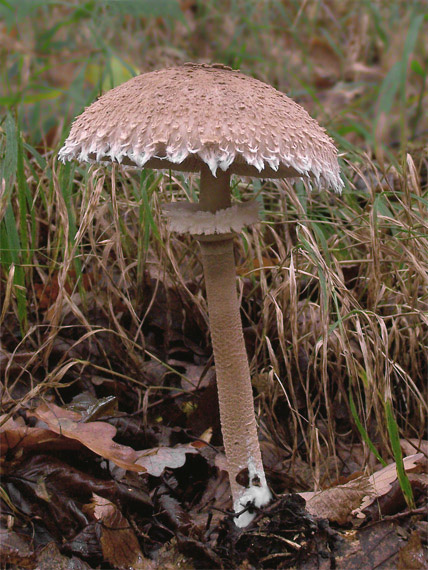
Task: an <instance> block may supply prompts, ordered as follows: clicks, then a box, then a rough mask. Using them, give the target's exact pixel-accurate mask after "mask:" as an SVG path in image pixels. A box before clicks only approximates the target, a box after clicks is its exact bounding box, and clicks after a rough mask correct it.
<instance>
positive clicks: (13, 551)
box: [0, 528, 35, 569]
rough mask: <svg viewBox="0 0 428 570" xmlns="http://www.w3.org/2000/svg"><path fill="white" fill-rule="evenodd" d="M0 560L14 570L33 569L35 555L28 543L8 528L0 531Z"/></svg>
mask: <svg viewBox="0 0 428 570" xmlns="http://www.w3.org/2000/svg"><path fill="white" fill-rule="evenodd" d="M0 559H1V560H2V562H3V564H11V565H12V567H14V568H22V569H24V568H34V562H35V555H34V552H33V549H32V548H31V546H30V541H29V540H26V539H25V538H24V537H21V536H19V535H18V534H17V533H16V532H14V531H13V530H12V529H9V528H7V529H6V528H2V529H0Z"/></svg>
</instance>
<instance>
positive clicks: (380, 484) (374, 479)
mask: <svg viewBox="0 0 428 570" xmlns="http://www.w3.org/2000/svg"><path fill="white" fill-rule="evenodd" d="M423 457H424V454H423V453H415V454H414V455H409V456H408V457H404V458H403V462H404V469H405V470H406V471H407V472H410V473H411V472H412V471H414V470H415V469H417V463H418V461H421V460H422V459H423ZM396 480H397V466H396V464H395V463H391V464H390V465H387V466H386V467H384V468H383V469H381V470H380V471H376V473H373V475H372V476H371V477H369V482H370V485H371V488H372V490H373V492H372V493H371V494H370V495H367V496H366V497H364V499H363V501H362V502H361V505H360V506H359V507H358V508H357V509H355V510H354V511H353V512H352V514H353V515H354V516H356V517H357V518H364V517H365V514H364V512H363V511H364V510H365V509H366V508H367V507H368V506H370V505H371V504H372V503H373V502H374V501H375V500H376V499H378V498H379V497H381V496H383V495H386V493H388V492H389V491H390V489H391V487H392V485H393V483H394V482H395V481H396Z"/></svg>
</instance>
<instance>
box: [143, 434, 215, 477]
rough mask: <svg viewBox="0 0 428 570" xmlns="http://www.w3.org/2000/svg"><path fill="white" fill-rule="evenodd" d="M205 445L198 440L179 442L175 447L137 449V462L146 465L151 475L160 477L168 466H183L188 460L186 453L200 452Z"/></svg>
mask: <svg viewBox="0 0 428 570" xmlns="http://www.w3.org/2000/svg"><path fill="white" fill-rule="evenodd" d="M204 445H205V444H204V443H203V442H199V441H197V442H194V443H187V444H179V445H176V446H175V447H154V448H153V449H145V450H143V451H137V452H136V453H137V456H138V459H137V463H138V465H141V466H142V467H144V469H145V470H146V471H147V473H150V475H153V476H154V477H160V476H161V475H162V473H163V471H164V470H165V469H166V468H167V467H170V468H171V469H177V468H178V467H183V465H184V464H185V462H186V453H198V452H199V449H200V448H201V447H202V446H204Z"/></svg>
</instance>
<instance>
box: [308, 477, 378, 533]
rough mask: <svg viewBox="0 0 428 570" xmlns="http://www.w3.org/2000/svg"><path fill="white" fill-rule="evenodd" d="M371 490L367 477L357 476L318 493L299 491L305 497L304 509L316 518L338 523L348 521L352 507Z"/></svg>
mask: <svg viewBox="0 0 428 570" xmlns="http://www.w3.org/2000/svg"><path fill="white" fill-rule="evenodd" d="M370 492H371V485H370V483H369V480H368V478H367V477H359V478H358V479H355V480H353V481H349V483H346V484H345V485H337V486H336V487H332V488H331V489H325V490H324V491H320V492H318V493H312V492H310V493H299V494H300V496H302V497H303V498H304V499H306V510H307V511H308V512H309V513H310V514H311V515H313V516H316V517H318V518H326V519H328V520H330V521H334V522H337V523H339V524H345V523H346V522H348V521H349V519H350V517H351V513H352V511H353V509H355V508H357V507H358V506H359V505H361V501H362V500H363V498H364V497H366V496H367V494H368V493H370Z"/></svg>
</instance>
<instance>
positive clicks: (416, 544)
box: [398, 531, 428, 570]
mask: <svg viewBox="0 0 428 570" xmlns="http://www.w3.org/2000/svg"><path fill="white" fill-rule="evenodd" d="M412 569H415V570H428V562H427V560H426V558H425V556H424V549H423V547H422V543H421V537H420V536H419V533H418V532H416V531H413V532H412V534H411V535H410V537H409V540H408V541H407V544H406V545H405V546H403V547H402V548H401V549H400V551H399V553H398V570H412Z"/></svg>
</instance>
